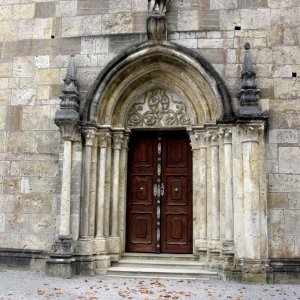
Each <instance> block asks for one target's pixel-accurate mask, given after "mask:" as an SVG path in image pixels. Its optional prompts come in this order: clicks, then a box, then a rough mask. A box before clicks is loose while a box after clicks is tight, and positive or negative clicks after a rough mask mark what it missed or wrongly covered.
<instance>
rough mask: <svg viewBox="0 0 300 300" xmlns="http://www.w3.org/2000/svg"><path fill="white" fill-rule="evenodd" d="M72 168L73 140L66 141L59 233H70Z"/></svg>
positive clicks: (66, 234)
mask: <svg viewBox="0 0 300 300" xmlns="http://www.w3.org/2000/svg"><path fill="white" fill-rule="evenodd" d="M71 168H72V142H71V141H69V140H65V141H64V160H63V174H62V191H61V202H60V224H59V235H60V236H69V235H70V208H71Z"/></svg>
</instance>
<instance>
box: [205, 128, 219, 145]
mask: <svg viewBox="0 0 300 300" xmlns="http://www.w3.org/2000/svg"><path fill="white" fill-rule="evenodd" d="M219 136H220V134H219V131H218V130H217V129H216V130H211V131H208V132H207V138H208V140H209V141H210V144H211V145H212V146H219Z"/></svg>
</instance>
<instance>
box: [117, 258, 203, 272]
mask: <svg viewBox="0 0 300 300" xmlns="http://www.w3.org/2000/svg"><path fill="white" fill-rule="evenodd" d="M112 266H113V267H134V266H138V267H143V268H178V269H196V270H201V269H203V263H200V262H198V261H189V260H188V261H184V260H165V259H164V260H162V259H136V258H131V257H130V258H126V259H123V257H122V259H121V260H119V261H118V262H113V264H112Z"/></svg>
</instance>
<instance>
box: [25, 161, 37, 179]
mask: <svg viewBox="0 0 300 300" xmlns="http://www.w3.org/2000/svg"><path fill="white" fill-rule="evenodd" d="M20 175H21V176H39V175H40V164H39V162H36V161H21V162H20Z"/></svg>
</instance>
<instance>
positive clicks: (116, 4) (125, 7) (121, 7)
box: [109, 0, 147, 13]
mask: <svg viewBox="0 0 300 300" xmlns="http://www.w3.org/2000/svg"><path fill="white" fill-rule="evenodd" d="M144 6H145V7H147V5H144ZM130 11H131V1H128V0H115V1H109V12H110V13H118V12H130Z"/></svg>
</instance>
